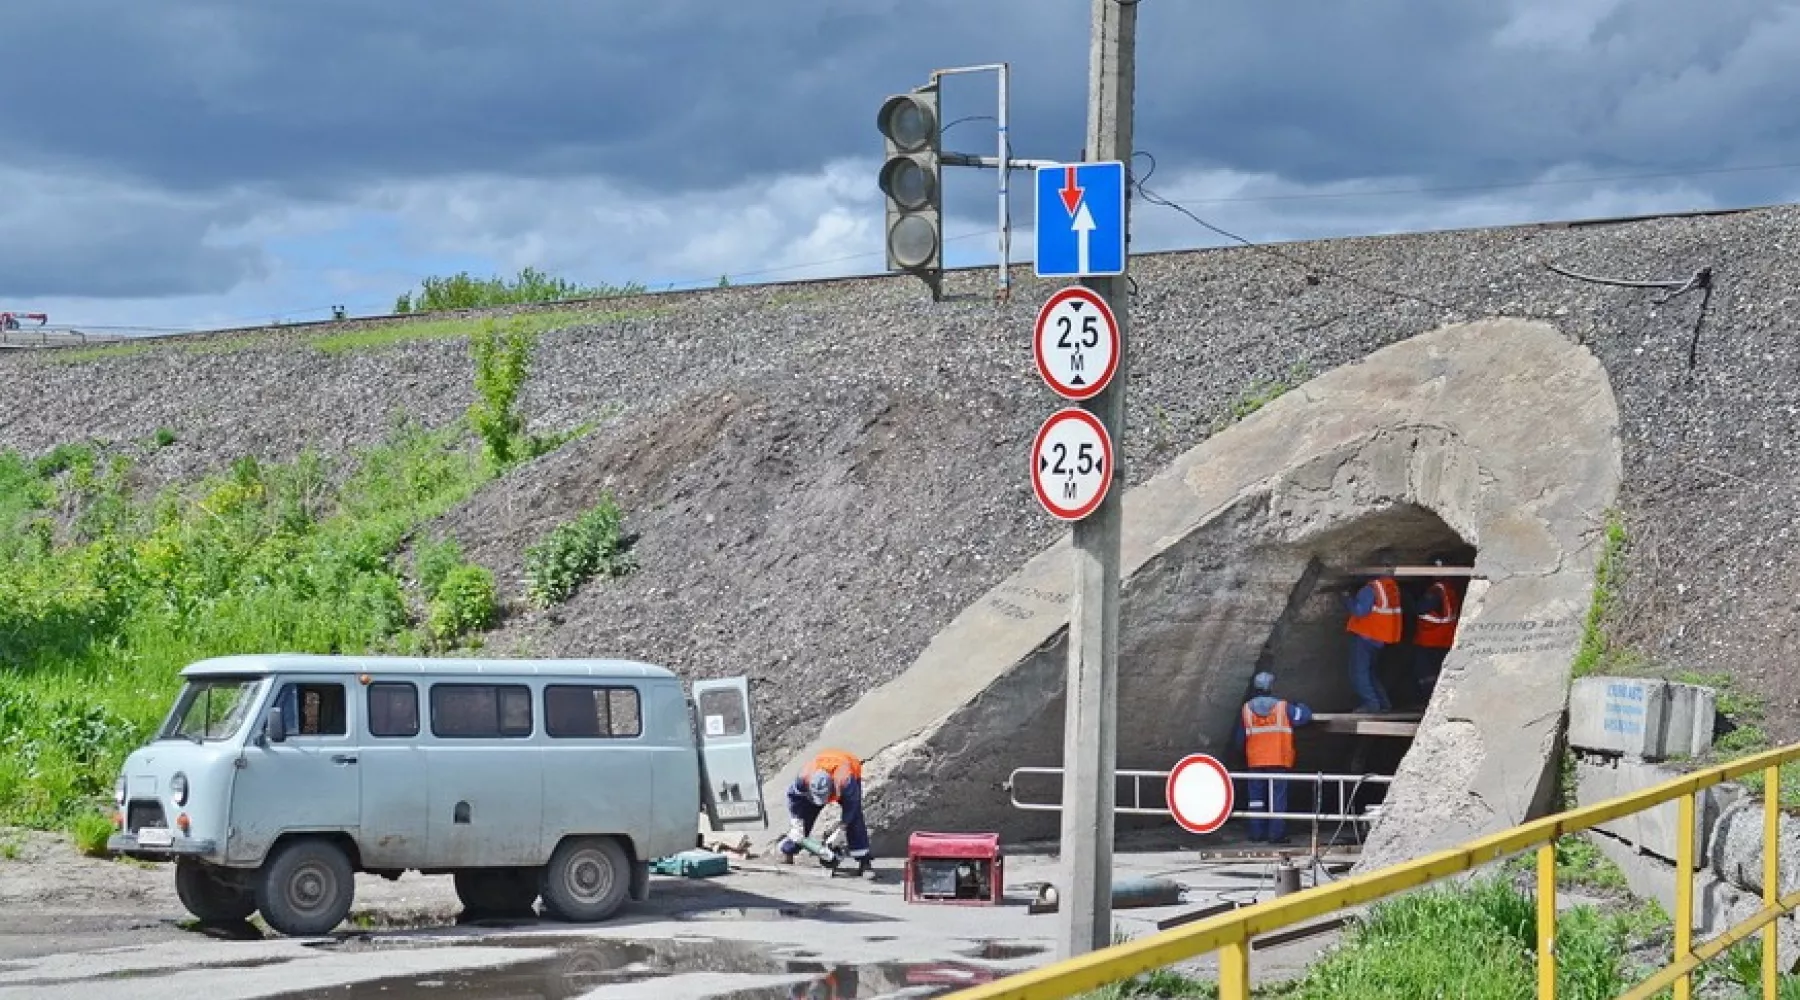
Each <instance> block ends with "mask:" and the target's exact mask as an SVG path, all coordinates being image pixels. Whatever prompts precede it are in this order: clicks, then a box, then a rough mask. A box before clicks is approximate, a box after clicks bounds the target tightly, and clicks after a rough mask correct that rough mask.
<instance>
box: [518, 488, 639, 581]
mask: <svg viewBox="0 0 1800 1000" xmlns="http://www.w3.org/2000/svg"><path fill="white" fill-rule="evenodd" d="M620 517H621V515H620V513H619V507H618V504H616V503H614V502H613V499H612V497H611V495H604V496H602V497H601V498H600V502H599V503H598V504H596V505H595V506H594V508H593V509H592V510H589V511H588V512H587V513H585V514H582V515H581V516H580V517H578V518H576V519H575V520H573V521H570V522H568V523H566V524H561V525H558V526H557V527H556V528H555V529H554V530H552V531H551V532H550V534H549V535H548V536H546V537H545V538H544V539H543V540H541V541H539V542H537V543H535V544H533V545H532V546H530V547H529V548H527V549H526V550H525V579H526V597H527V598H529V599H530V600H531V602H532V603H533V604H536V605H538V606H539V607H546V606H548V605H551V604H556V603H559V602H561V601H564V600H566V599H568V597H569V595H570V594H573V593H574V592H575V590H576V588H578V587H580V586H581V584H582V583H583V582H584V581H586V580H588V579H590V578H592V577H594V576H602V577H610V576H623V575H624V574H626V573H628V572H630V571H631V569H632V568H633V563H632V560H631V556H630V554H629V553H628V552H627V551H626V550H625V546H624V544H623V539H622V538H621V536H620V533H619V523H620Z"/></svg>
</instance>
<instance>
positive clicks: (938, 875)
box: [906, 830, 1006, 906]
mask: <svg viewBox="0 0 1800 1000" xmlns="http://www.w3.org/2000/svg"><path fill="white" fill-rule="evenodd" d="M1005 898H1006V859H1005V858H1003V857H1002V856H1001V854H1000V835H999V834H997V833H928V832H925V831H923V830H916V831H914V832H913V834H912V836H911V837H909V838H907V841H906V901H907V902H909V903H946V904H949V905H953V906H999V905H1000V904H1001V903H1002V902H1003V901H1004V900H1005Z"/></svg>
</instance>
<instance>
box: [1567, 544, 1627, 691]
mask: <svg viewBox="0 0 1800 1000" xmlns="http://www.w3.org/2000/svg"><path fill="white" fill-rule="evenodd" d="M1624 563H1625V521H1624V519H1623V518H1622V517H1621V516H1620V515H1619V512H1618V511H1616V510H1612V511H1608V512H1607V514H1606V533H1605V538H1604V542H1603V547H1602V548H1601V550H1600V560H1599V563H1598V564H1597V565H1596V566H1595V567H1594V596H1593V599H1592V600H1591V601H1590V602H1589V603H1588V612H1587V620H1586V623H1585V624H1584V626H1583V628H1582V632H1581V645H1580V646H1578V647H1577V648H1576V651H1575V661H1574V663H1573V664H1571V667H1570V671H1571V673H1572V674H1573V676H1575V677H1586V676H1588V675H1590V674H1595V673H1599V672H1601V671H1602V670H1603V669H1606V668H1609V667H1611V666H1612V665H1613V662H1612V660H1613V658H1614V657H1616V656H1618V655H1620V654H1619V652H1616V651H1615V649H1614V647H1613V644H1612V642H1611V640H1610V639H1609V638H1608V637H1607V634H1606V629H1607V624H1608V622H1609V616H1610V615H1611V613H1612V609H1613V606H1614V605H1615V604H1617V603H1618V600H1619V586H1620V581H1621V579H1622V577H1623V575H1624V571H1625V565H1624Z"/></svg>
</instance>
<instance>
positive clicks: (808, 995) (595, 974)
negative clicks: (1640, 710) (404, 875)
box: [274, 937, 1000, 1000]
mask: <svg viewBox="0 0 1800 1000" xmlns="http://www.w3.org/2000/svg"><path fill="white" fill-rule="evenodd" d="M408 943H409V942H402V941H394V942H392V944H391V946H392V947H394V948H400V947H405V946H406V945H407V944H408ZM410 943H412V944H417V942H410ZM466 943H467V944H474V945H480V946H484V947H493V946H495V945H502V946H507V947H519V948H554V949H556V952H557V953H556V954H555V955H554V956H552V957H550V958H543V959H533V960H531V961H527V962H520V963H517V964H514V965H509V966H504V967H501V968H497V969H462V970H455V971H447V972H437V973H430V974H425V975H411V976H394V977H390V978H387V979H375V980H368V981H365V982H361V983H356V984H353V985H350V986H344V987H337V988H334V989H330V990H324V991H320V990H309V991H305V992H300V993H290V994H282V995H281V996H280V997H279V998H274V1000H300V998H302V997H330V998H332V1000H437V998H441V997H446V996H454V997H456V998H457V1000H501V998H505V1000H573V998H575V997H581V996H585V995H587V994H588V993H590V992H592V991H594V990H596V989H599V988H601V987H604V986H607V985H611V984H620V983H629V982H637V981H642V980H647V979H661V978H665V977H668V976H674V975H680V974H683V973H695V972H707V973H715V974H731V973H737V974H743V975H765V976H766V975H783V976H804V977H806V978H805V979H804V980H800V981H796V982H792V983H783V984H780V985H777V986H771V987H762V986H748V987H741V988H731V987H721V988H720V989H719V990H718V994H719V995H720V996H729V997H730V998H731V1000H851V998H854V997H876V996H884V995H887V994H890V993H892V992H894V991H896V990H901V989H909V990H917V991H918V992H917V993H916V994H914V995H917V996H922V997H924V996H937V995H939V994H942V993H946V992H948V991H950V990H953V989H959V988H963V987H967V986H972V985H975V984H977V983H984V982H990V981H992V980H993V979H996V978H998V977H999V975H1000V973H998V972H995V971H994V970H990V969H986V968H982V967H981V966H978V965H971V964H967V963H963V962H914V963H882V964H872V965H828V964H826V963H823V962H819V961H816V960H811V959H805V958H800V957H796V956H794V955H793V953H792V952H788V953H787V954H786V955H784V954H782V953H779V952H771V951H769V950H767V949H766V948H758V947H757V946H755V945H750V944H744V943H739V942H732V941H714V940H693V939H686V940H683V939H676V940H658V941H654V942H651V941H631V940H599V939H594V938H566V937H535V938H531V937H527V938H516V939H512V940H494V939H484V940H480V941H470V942H466Z"/></svg>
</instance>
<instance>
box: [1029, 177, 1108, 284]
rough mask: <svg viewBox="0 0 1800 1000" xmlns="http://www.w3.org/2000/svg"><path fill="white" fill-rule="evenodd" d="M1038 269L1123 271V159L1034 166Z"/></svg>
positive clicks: (1048, 272) (1078, 273)
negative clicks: (1035, 172)
mask: <svg viewBox="0 0 1800 1000" xmlns="http://www.w3.org/2000/svg"><path fill="white" fill-rule="evenodd" d="M1036 225H1037V275H1038V277H1040V278H1089V277H1097V276H1100V275H1108V274H1124V273H1125V164H1124V163H1123V162H1122V161H1119V160H1106V161H1102V162H1098V163H1059V164H1055V165H1052V166H1047V167H1038V168H1037V224H1036Z"/></svg>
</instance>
